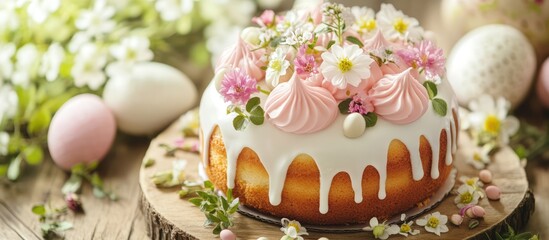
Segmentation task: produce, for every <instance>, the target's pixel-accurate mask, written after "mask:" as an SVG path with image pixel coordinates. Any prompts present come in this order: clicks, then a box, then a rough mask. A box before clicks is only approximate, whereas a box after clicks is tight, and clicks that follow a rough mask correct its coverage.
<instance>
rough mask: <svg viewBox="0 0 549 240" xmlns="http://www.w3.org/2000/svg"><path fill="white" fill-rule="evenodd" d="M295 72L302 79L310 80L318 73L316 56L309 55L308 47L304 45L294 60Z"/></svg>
mask: <svg viewBox="0 0 549 240" xmlns="http://www.w3.org/2000/svg"><path fill="white" fill-rule="evenodd" d="M294 64H295V71H296V72H297V74H298V75H299V77H301V78H304V79H305V78H308V77H309V76H310V75H312V74H317V73H318V66H317V64H316V61H315V56H313V55H311V54H307V46H306V45H302V46H301V47H300V48H299V52H298V53H297V57H296V58H295V60H294Z"/></svg>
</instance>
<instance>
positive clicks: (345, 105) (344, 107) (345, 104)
mask: <svg viewBox="0 0 549 240" xmlns="http://www.w3.org/2000/svg"><path fill="white" fill-rule="evenodd" d="M352 100H353V99H352V98H347V99H345V100H343V101H342V102H340V103H339V104H338V105H337V107H338V108H339V112H340V113H341V114H348V113H349V104H350V103H351V101H352Z"/></svg>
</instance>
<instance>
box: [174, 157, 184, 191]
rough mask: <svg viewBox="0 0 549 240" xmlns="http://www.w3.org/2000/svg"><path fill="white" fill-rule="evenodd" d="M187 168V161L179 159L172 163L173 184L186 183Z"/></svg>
mask: <svg viewBox="0 0 549 240" xmlns="http://www.w3.org/2000/svg"><path fill="white" fill-rule="evenodd" d="M185 167H187V160H184V159H178V160H175V161H173V162H172V184H173V185H177V184H181V183H182V182H183V181H185V172H184V170H185Z"/></svg>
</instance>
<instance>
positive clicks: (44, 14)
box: [27, 0, 61, 23]
mask: <svg viewBox="0 0 549 240" xmlns="http://www.w3.org/2000/svg"><path fill="white" fill-rule="evenodd" d="M59 5H61V0H31V1H30V3H29V6H28V7H27V13H28V14H29V16H30V17H31V18H32V20H34V21H35V22H37V23H43V22H44V21H46V18H48V16H49V15H50V14H51V13H53V12H55V11H57V9H59Z"/></svg>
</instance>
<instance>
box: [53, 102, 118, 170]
mask: <svg viewBox="0 0 549 240" xmlns="http://www.w3.org/2000/svg"><path fill="white" fill-rule="evenodd" d="M115 135H116V122H115V120H114V116H113V114H112V113H111V111H110V110H109V108H108V107H107V105H105V103H104V102H103V101H102V100H101V98H99V97H98V96H96V95H93V94H81V95H78V96H75V97H73V98H71V99H70V100H69V101H67V102H66V103H65V104H63V106H61V108H60V109H59V110H58V111H57V113H56V114H55V115H54V116H53V119H52V121H51V124H50V128H49V131H48V149H49V151H50V154H51V157H52V159H53V161H54V162H55V163H56V164H57V165H58V166H59V167H61V168H63V169H65V170H70V169H71V168H72V167H73V166H74V165H76V164H79V163H91V162H95V161H100V160H101V159H102V158H103V157H104V156H105V155H106V154H107V152H108V151H109V149H110V148H111V145H112V143H113V141H114V137H115Z"/></svg>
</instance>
